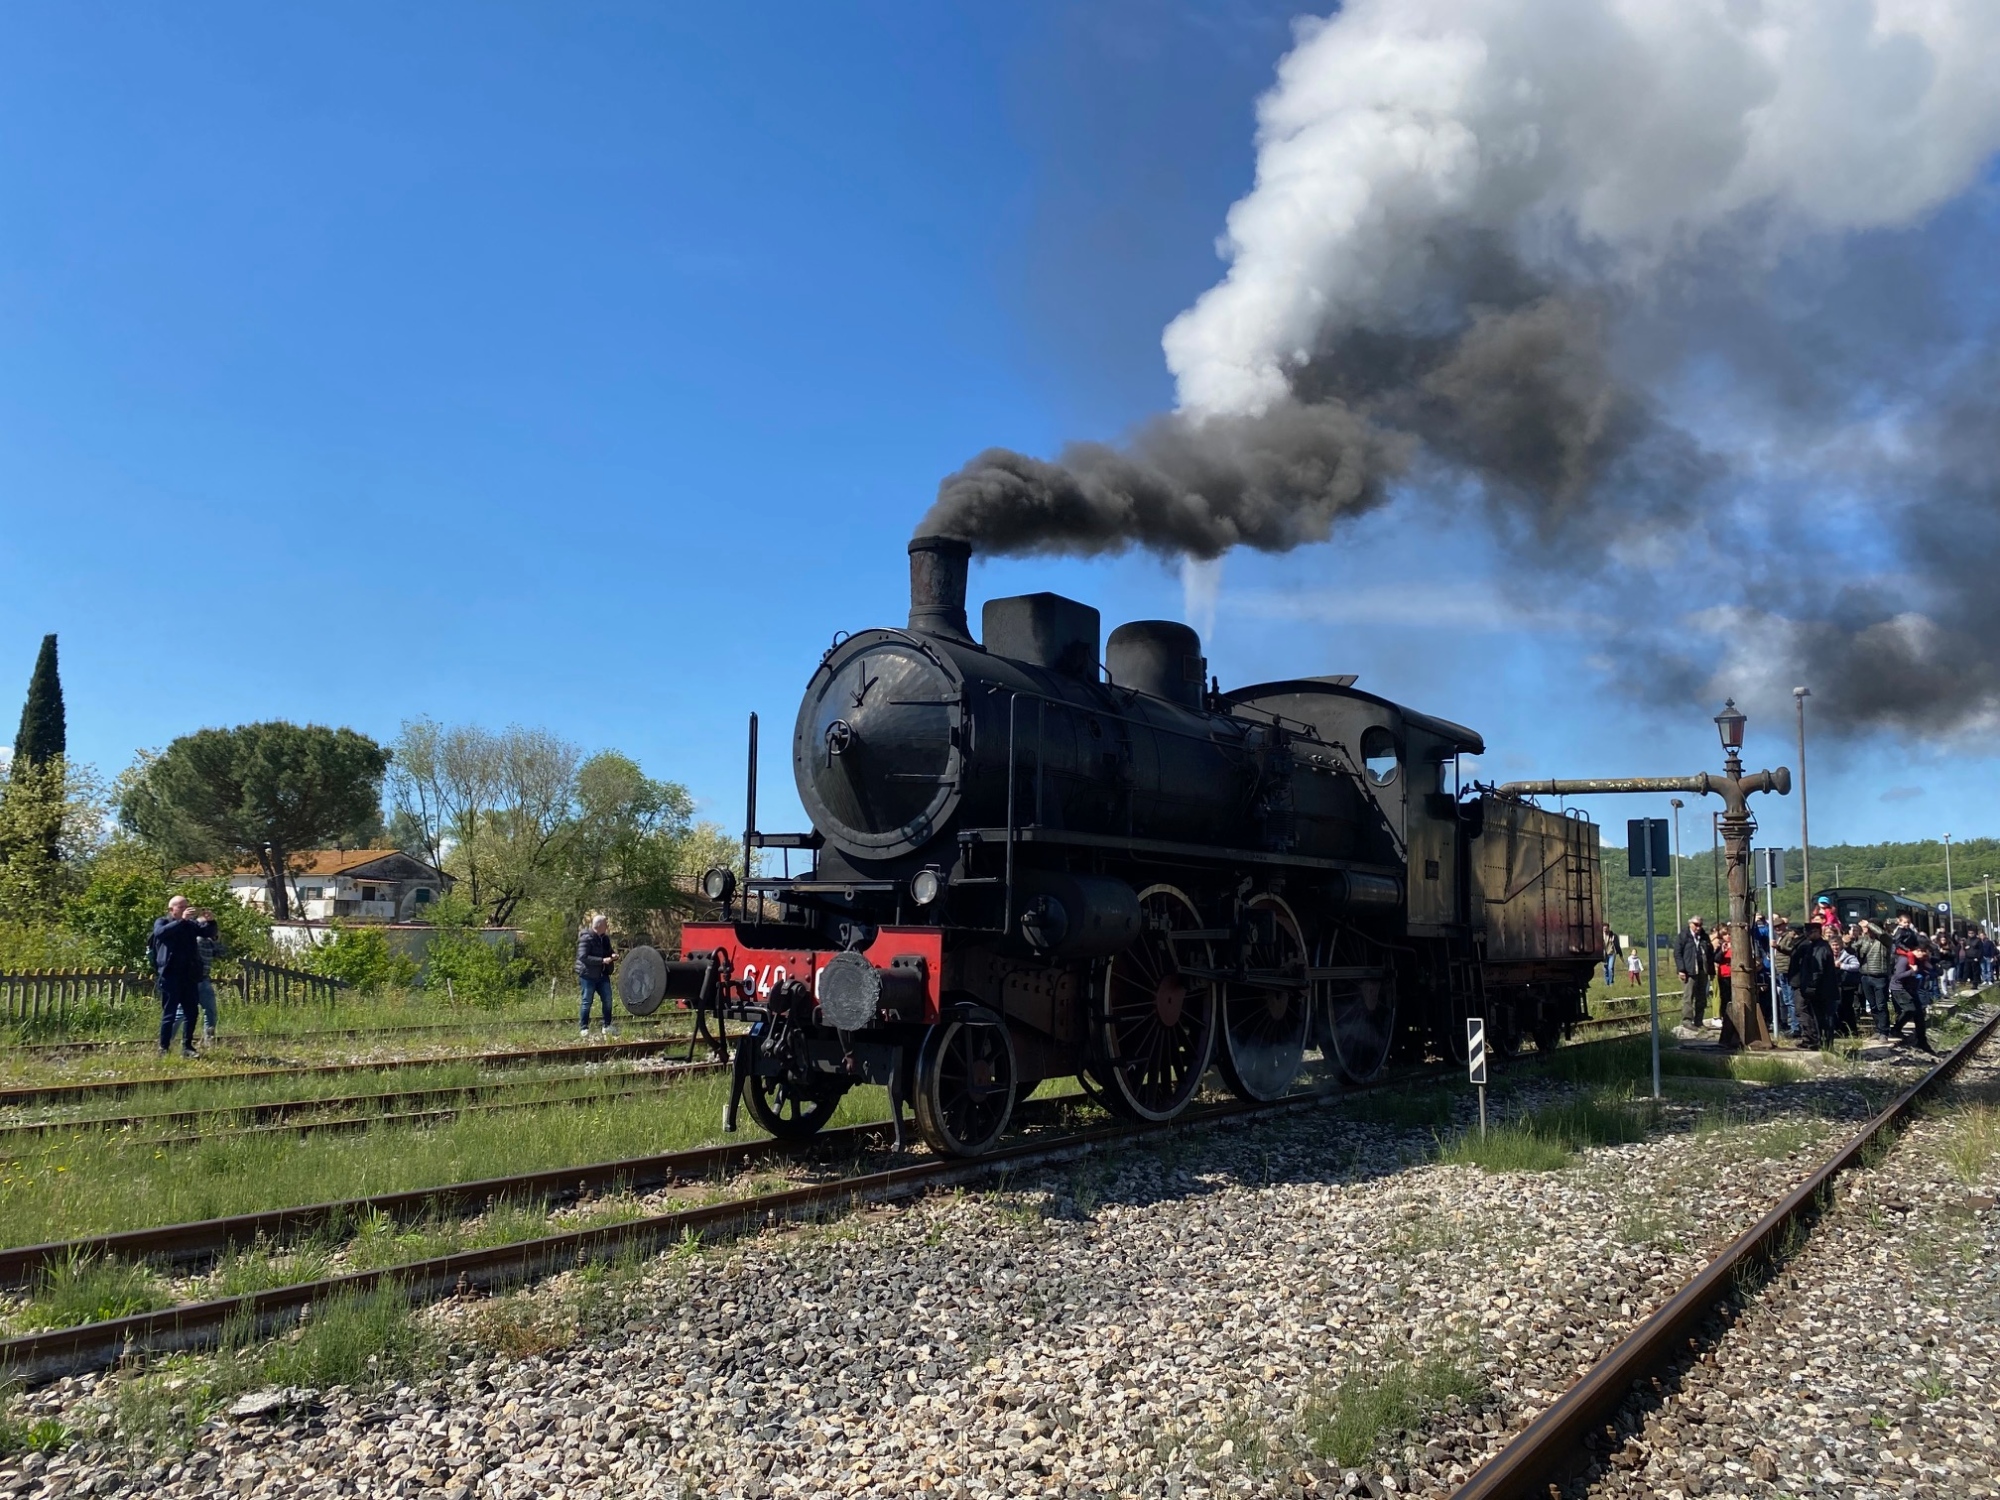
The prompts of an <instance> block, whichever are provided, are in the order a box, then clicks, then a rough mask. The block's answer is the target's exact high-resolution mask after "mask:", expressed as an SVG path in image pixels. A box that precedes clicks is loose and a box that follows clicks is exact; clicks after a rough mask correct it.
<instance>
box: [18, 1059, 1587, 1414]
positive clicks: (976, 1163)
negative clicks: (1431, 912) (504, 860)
mask: <svg viewBox="0 0 2000 1500" xmlns="http://www.w3.org/2000/svg"><path fill="white" fill-rule="evenodd" d="M1581 1045H1585V1046H1589V1045H1594V1044H1592V1043H1584V1044H1581ZM1533 1057H1534V1054H1530V1055H1529V1056H1528V1057H1526V1058H1524V1059H1521V1060H1522V1061H1524V1062H1526V1061H1532V1060H1533ZM1458 1072H1459V1066H1458V1065H1457V1064H1441V1065H1435V1066H1428V1067H1425V1068H1422V1069H1418V1070H1413V1071H1411V1072H1409V1073H1404V1074H1399V1075H1396V1076H1392V1077H1387V1078H1383V1079H1381V1080H1379V1081H1378V1082H1376V1083H1372V1084H1367V1085H1362V1086H1360V1087H1352V1086H1350V1087H1346V1088H1340V1087H1335V1086H1327V1087H1321V1088H1316V1089H1312V1090H1308V1091H1304V1092H1301V1093H1298V1094H1295V1095H1292V1096H1290V1097H1288V1098H1286V1099H1282V1100H1279V1101H1276V1102H1274V1103H1270V1104H1249V1103H1243V1102H1239V1101H1229V1102H1220V1103H1215V1104H1209V1105H1203V1106H1199V1107H1198V1108H1196V1109H1192V1110H1189V1111H1188V1112H1186V1113H1185V1114H1182V1115H1180V1116H1178V1117H1177V1118H1175V1119H1173V1120H1170V1121H1166V1122H1163V1123H1159V1124H1128V1123H1123V1122H1118V1123H1110V1124H1104V1125H1098V1126H1093V1127H1090V1128H1088V1129H1085V1130H1082V1131H1076V1132H1072V1133H1069V1134H1065V1135H1063V1136H1062V1137H1060V1138H1058V1139H1055V1140H1050V1139H1046V1138H1044V1139H1038V1140H1028V1141H1022V1142H1017V1143H1015V1144H1014V1145H1011V1146H1007V1147H1003V1148H1001V1149H1000V1150H997V1151H993V1152H989V1153H988V1154H987V1155H985V1156H982V1157H978V1158H976V1159H974V1160H970V1161H965V1160H956V1159H942V1158H932V1159H929V1160H922V1161H918V1162H914V1163H908V1164H902V1165H893V1166H890V1167H887V1168H884V1169H882V1170H879V1171H875V1172H870V1173H865V1174H862V1175H860V1176H846V1177H839V1178H835V1179H833V1180H830V1181H827V1182H821V1183H811V1184H807V1185H805V1186H802V1187H798V1188H790V1189H785V1190H782V1191H777V1192H771V1193H763V1194H757V1195H753V1196H750V1197H746V1198H738V1199H731V1200H727V1201H724V1202H720V1203H714V1204H705V1205H701V1206H699V1207H694V1208H686V1209H677V1210H674V1211H672V1212H669V1213H663V1214H655V1215H650V1216H647V1217H645V1218H641V1219H636V1220H631V1221H628V1222H625V1223H620V1224H611V1225H600V1226H592V1227H587V1228H582V1229H575V1230H568V1231H564V1232H562V1233H559V1234H553V1235H546V1236H541V1237H538V1238H535V1239H531V1240H524V1241H517V1242H515V1243H513V1244H509V1245H502V1246H496V1247H492V1248H487V1249H479V1250H465V1251H458V1252H454V1253H452V1254H449V1255H443V1256H436V1257H431V1258H428V1259H424V1260H418V1261H413V1262H409V1263H406V1264H403V1265H400V1266H393V1267H386V1268H382V1269H377V1270H370V1271H360V1272H352V1273H349V1274H346V1275H341V1276H334V1277H328V1278H325V1279H322V1280H317V1281H311V1282H301V1283H298V1284H296V1285H293V1286H283V1287H275V1288H272V1289H270V1290H267V1291H261V1292H256V1293H251V1294H247V1295H244V1296H240V1297H230V1298H223V1299H218V1300H215V1301H210V1302H201V1303H189V1304H184V1305H182V1306H179V1307H173V1308H167V1309H164V1310H162V1311H159V1312H154V1313H142V1314H137V1315H135V1316H132V1317H128V1318H120V1319H114V1320H111V1321H109V1322H103V1323H91V1324H84V1325H81V1326H79V1327H74V1328H65V1329H56V1330H51V1331H49V1332H45V1333H34V1334H27V1335H23V1336H21V1337H18V1338H13V1339H8V1340H5V1341H0V1369H7V1370H9V1371H11V1372H13V1374H14V1375H15V1376H16V1377H18V1378H20V1379H23V1380H27V1381H30V1382H42V1381H46V1380H50V1379H55V1378H59V1377H60V1376H62V1375H65V1374H73V1373H78V1372H81V1371H85V1370H93V1369H104V1368H107V1367H109V1366H110V1365H112V1364H115V1363H117V1362H118V1361H119V1360H121V1359H124V1358H126V1357H128V1356H130V1355H133V1354H137V1353H162V1352H169V1351H173V1350H182V1349H191V1348H199V1347H204V1346H206V1345H208V1344H211V1343H213V1342H214V1341H215V1339H216V1338H217V1337H219V1336H220V1333H221V1331H222V1329H223V1328H224V1326H225V1325H232V1326H237V1327H241V1326H244V1325H245V1324H246V1323H248V1324H251V1325H253V1326H255V1327H256V1328H258V1329H259V1330H260V1331H262V1332H269V1331H275V1330H278V1329H281V1328H283V1327H285V1326H287V1325H288V1324H289V1323H290V1322H291V1321H292V1320H294V1319H296V1318H297V1316H298V1315H299V1314H300V1313H301V1312H302V1311H303V1310H304V1309H306V1308H308V1307H311V1306H312V1305H314V1304H315V1303H318V1302H323V1301H328V1300H331V1299H333V1298H337V1297H341V1296H347V1295H358V1294H363V1293H366V1292H369V1291H372V1290H374V1289H375V1288H377V1287H381V1286H385V1285H396V1286H400V1287H401V1288H402V1289H403V1290H404V1292H405V1293H406V1295H408V1296H409V1297H410V1298H411V1299H412V1301H414V1302H419V1303H421V1302H427V1301H435V1300H438V1299H439V1298H441V1297H445V1296H450V1295H453V1294H455V1293H456V1292H459V1291H465V1290H471V1291H486V1290H490V1289H492V1288H494V1287H497V1286H502V1285H507V1284H512V1283H517V1282H521V1281H527V1280H532V1279H535V1278H536V1277H538V1276H541V1275H545V1274H548V1273H550V1272H552V1271H555V1270H561V1269H567V1268H569V1267H571V1266H574V1265H575V1264H577V1263H578V1261H579V1260H580V1259H589V1258H593V1257H598V1256H604V1255H609V1254H615V1253H618V1252H620V1251H622V1250H625V1249H627V1248H632V1249H636V1250H638V1251H640V1252H642V1253H644V1252H647V1251H650V1250H653V1249H655V1248H658V1247H661V1246H664V1245H669V1244H672V1243H675V1242H678V1241H679V1240H681V1239H683V1238H684V1237H685V1236H688V1235H695V1236H697V1237H700V1236H706V1235H713V1234H721V1233H735V1232H739V1231H742V1230H744V1229H750V1228H756V1227H761V1226H764V1225H768V1224H776V1223H783V1222H788V1221H794V1220H799V1219H805V1218H812V1217H820V1216H824V1215H826V1214H827V1213H829V1212H835V1211H840V1210H843V1209H845V1208H848V1207H853V1206H858V1205H860V1204H864V1203H880V1202H887V1201H891V1200H894V1199H898V1198H905V1197H909V1196H913V1195H915V1194H918V1193H922V1192H926V1191H930V1190H933V1189H936V1188H941V1187H950V1186H956V1185H959V1184H962V1183H965V1182H970V1181H974V1180H977V1179H978V1178H980V1177H983V1176H986V1175H988V1174H992V1173H996V1172H1007V1171H1013V1170H1018V1169H1020V1168H1023V1167H1034V1166H1043V1165H1047V1164H1050V1163H1053V1162H1057V1161H1062V1160H1066V1159H1068V1158H1070V1157H1072V1156H1077V1155H1082V1154H1086V1153H1088V1152H1091V1151H1096V1150H1102V1149H1105V1148H1107V1147H1110V1146H1114V1145H1120V1144H1125V1143H1129V1142H1132V1141H1136V1140H1143V1139H1148V1138H1153V1137H1159V1136H1163V1135H1168V1134H1171V1133H1174V1132H1178V1131H1183V1130H1188V1129H1192V1128H1196V1127H1200V1126H1206V1125H1213V1124H1220V1123H1226V1122H1232V1121H1243V1122H1249V1121H1255V1120H1259V1119H1270V1118H1276V1117H1278V1116H1280V1115H1284V1114H1288V1113H1291V1112H1294V1111H1297V1110H1300V1109H1308V1108H1318V1107H1323V1106H1327V1105H1335V1104H1339V1103H1342V1102H1344V1101H1346V1100H1349V1099H1353V1098H1355V1097H1357V1096H1359V1095H1362V1094H1366V1093H1374V1092H1379V1091H1383V1090H1389V1089H1398V1088H1408V1087H1410V1086H1412V1085H1422V1084H1425V1083H1431V1082H1438V1081H1442V1080H1444V1079H1447V1078H1452V1077H1455V1076H1456V1075H1457V1074H1458ZM1076 1102H1079V1101H1073V1100H1067V1099H1059V1100H1049V1101H1034V1102H1031V1103H1030V1104H1029V1105H1027V1106H1024V1108H1025V1109H1026V1110H1029V1111H1035V1112H1036V1113H1040V1112H1041V1111H1040V1110H1037V1105H1038V1104H1039V1105H1041V1106H1042V1108H1043V1109H1047V1110H1049V1111H1050V1112H1052V1113H1053V1112H1060V1111H1063V1110H1066V1109H1067V1108H1069V1107H1070V1106H1071V1105H1072V1104H1074V1103H1076ZM888 1133H889V1125H888V1122H886V1121H878V1122H873V1123H869V1124H865V1125H858V1126H852V1127H848V1128H846V1129H843V1130H828V1131H822V1132H820V1133H819V1134H818V1135H816V1136H814V1137H812V1138H811V1139H809V1140H807V1141H803V1142H785V1141H779V1140H773V1139H769V1138H759V1139H756V1140H748V1141H740V1142H731V1143H729V1144H726V1145H722V1146H710V1147H702V1148H699V1149H697V1150H694V1151H680V1152H669V1153H664V1154H661V1155H656V1156H645V1157H634V1158H629V1159H626V1160H621V1161H612V1162H601V1163H596V1164H593V1165H590V1166H584V1167H558V1168H553V1169H550V1170H548V1171H543V1172H534V1173H527V1174H522V1175H519V1176H512V1177H501V1178H492V1179H488V1180H485V1181H480V1182H467V1183H454V1184H450V1185H447V1186H444V1187H437V1188H422V1189H414V1190H411V1191H407V1192H401V1193H391V1194H383V1195H379V1196H376V1197H371V1198H359V1199H350V1200H346V1201H343V1202H338V1203H321V1204H312V1205H307V1206H303V1207H297V1208H282V1209H271V1210H267V1211H264V1212H261V1213H252V1214H240V1215H235V1216H232V1217H229V1218H223V1219H209V1220H202V1221H199V1222H195V1223H189V1224H177V1225H169V1226H165V1227H162V1228H153V1229H137V1230H126V1231H122V1232H119V1233H115V1234H106V1235H97V1236H91V1237H88V1238H84V1239H77V1240H67V1241H59V1242H53V1243H49V1244H43V1245H29V1246H22V1247H19V1248H15V1249H9V1250H4V1251H0V1286H7V1287H13V1288H24V1287H28V1286H32V1285H33V1284H34V1282H35V1281H36V1279H37V1278H38V1277H39V1276H41V1275H42V1274H44V1273H45V1272H47V1271H48V1270H49V1269H51V1268H53V1267H55V1266H59V1265H62V1264H65V1263H68V1262H71V1261H76V1260H83V1259H89V1258H104V1259H113V1260H126V1261H133V1260H148V1261H156V1262H166V1263H169V1264H183V1265H185V1264H189V1263H201V1262H206V1261H210V1260H213V1259H214V1258H216V1257H218V1256H220V1255H223V1254H226V1253H227V1252H228V1251H230V1250H232V1249H237V1248H241V1247H243V1246H246V1245H251V1244H255V1243H257V1242H258V1241H259V1240H263V1241H265V1242H269V1243H281V1242H283V1241H285V1240H288V1239H293V1238H296V1237H299V1236H302V1235H306V1234H311V1233H315V1232H318V1231H322V1230H325V1229H327V1228H329V1227H337V1226H339V1225H343V1224H352V1223H356V1222H360V1221H362V1220H364V1219H367V1218H370V1217H373V1216H376V1215H382V1216H386V1217H389V1218H392V1219H396V1220H410V1219H416V1218H421V1217H423V1216H425V1215H436V1214H438V1213H440V1212H444V1213H455V1214H459V1215H469V1214H473V1213H478V1212H480V1211H482V1210H484V1209H485V1208H486V1207H488V1206H490V1205H491V1204H494V1203H498V1202H503V1201H513V1202H518V1201H523V1200H526V1201H533V1202H541V1203H545V1204H553V1203H555V1202H558V1201H562V1200H567V1199H573V1198H576V1197H580V1196H583V1195H585V1194H588V1193H597V1192H604V1191H649V1190H652V1189H655V1188H659V1187H663V1186H668V1185H671V1184H673V1183H676V1182H699V1181H704V1180H708V1179H711V1178H716V1177H719V1176H721V1175H722V1174H724V1173H729V1172H737V1171H741V1170H742V1169H743V1168H745V1167H747V1166H751V1165H754V1164H756V1163H759V1162H762V1161H775V1160H790V1161H795V1160H810V1159H813V1158H814V1157H816V1156H817V1157H819V1158H821V1159H823V1160H824V1159H827V1158H828V1157H830V1156H837V1155H839V1154H843V1153H844V1154H847V1155H850V1156H852V1155H858V1154H862V1153H864V1152H865V1151H866V1150H867V1149H868V1146H869V1144H870V1143H871V1142H881V1141H883V1140H884V1139H885V1138H886V1136H887V1135H888Z"/></svg>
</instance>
